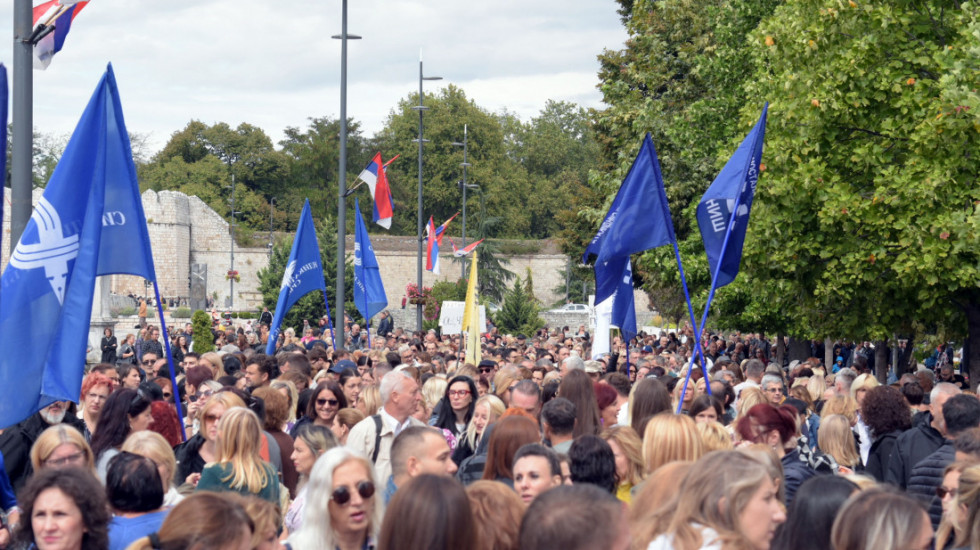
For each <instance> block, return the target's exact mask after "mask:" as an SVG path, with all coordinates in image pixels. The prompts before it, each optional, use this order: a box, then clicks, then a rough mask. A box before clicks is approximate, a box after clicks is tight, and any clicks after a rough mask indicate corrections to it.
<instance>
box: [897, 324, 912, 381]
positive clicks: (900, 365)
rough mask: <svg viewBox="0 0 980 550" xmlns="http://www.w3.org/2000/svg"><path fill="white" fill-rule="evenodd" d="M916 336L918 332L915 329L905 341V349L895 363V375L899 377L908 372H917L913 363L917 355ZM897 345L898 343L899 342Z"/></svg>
mask: <svg viewBox="0 0 980 550" xmlns="http://www.w3.org/2000/svg"><path fill="white" fill-rule="evenodd" d="M915 337H916V332H915V331H914V330H913V331H912V333H911V334H909V335H908V340H906V342H905V349H903V350H902V352H901V353H900V354H899V356H898V361H897V362H896V363H895V376H898V377H899V378H901V377H902V375H903V374H905V373H907V372H915V368H914V365H913V362H914V359H915V356H914V355H913V354H914V352H915ZM895 345H898V344H897V343H896V344H895Z"/></svg>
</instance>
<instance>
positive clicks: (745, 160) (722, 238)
mask: <svg viewBox="0 0 980 550" xmlns="http://www.w3.org/2000/svg"><path fill="white" fill-rule="evenodd" d="M768 110H769V104H768V103H766V104H765V106H764V107H763V108H762V116H761V117H759V121H758V122H757V123H756V125H755V127H754V128H752V131H751V132H750V133H749V135H748V136H746V138H745V139H744V140H743V141H742V144H741V145H739V146H738V149H737V150H736V151H735V154H734V155H732V158H730V159H728V162H727V163H726V164H725V167H724V168H722V169H721V172H720V173H719V174H718V177H717V178H715V181H714V182H712V184H711V187H709V188H708V190H707V191H706V192H705V193H704V196H702V197H701V202H699V203H698V209H697V218H698V228H699V229H700V230H701V240H702V241H703V242H704V250H705V252H707V254H708V265H709V266H710V268H711V276H712V285H713V286H714V287H715V288H721V287H723V286H725V285H727V284H728V283H731V282H732V281H734V280H735V277H736V276H737V275H738V269H739V264H741V262H742V245H743V244H744V243H745V230H746V229H747V228H748V225H749V214H750V212H751V211H752V199H753V197H754V196H755V185H756V182H757V181H758V179H759V166H760V165H761V163H762V144H763V141H764V140H765V137H766V113H767V112H768ZM733 211H737V215H736V216H735V220H734V223H732V212H733ZM719 262H720V264H721V265H720V266H719Z"/></svg>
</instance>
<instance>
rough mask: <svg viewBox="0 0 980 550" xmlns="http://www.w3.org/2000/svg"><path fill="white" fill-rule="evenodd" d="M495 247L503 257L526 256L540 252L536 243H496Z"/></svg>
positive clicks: (538, 244) (539, 247) (539, 245)
mask: <svg viewBox="0 0 980 550" xmlns="http://www.w3.org/2000/svg"><path fill="white" fill-rule="evenodd" d="M497 247H498V248H499V249H500V254H502V255H504V256H526V255H528V254H537V253H538V252H539V251H540V250H541V244H540V243H539V242H538V241H497Z"/></svg>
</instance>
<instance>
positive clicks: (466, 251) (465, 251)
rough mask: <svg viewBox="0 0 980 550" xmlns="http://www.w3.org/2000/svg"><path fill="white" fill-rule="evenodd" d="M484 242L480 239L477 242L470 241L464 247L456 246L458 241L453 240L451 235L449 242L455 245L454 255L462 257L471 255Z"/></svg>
mask: <svg viewBox="0 0 980 550" xmlns="http://www.w3.org/2000/svg"><path fill="white" fill-rule="evenodd" d="M482 242H483V239H480V240H478V241H476V242H475V243H470V244H468V245H466V246H464V247H463V248H456V243H454V242H453V238H452V237H449V244H451V245H453V256H456V257H457V258H462V257H463V256H467V255H469V253H470V252H473V251H474V250H475V249H476V247H478V246H480V243H482Z"/></svg>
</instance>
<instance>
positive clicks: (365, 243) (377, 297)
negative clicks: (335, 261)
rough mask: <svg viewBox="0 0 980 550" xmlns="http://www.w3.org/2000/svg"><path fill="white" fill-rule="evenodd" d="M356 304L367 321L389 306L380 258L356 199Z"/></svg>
mask: <svg viewBox="0 0 980 550" xmlns="http://www.w3.org/2000/svg"><path fill="white" fill-rule="evenodd" d="M354 215H355V217H356V219H355V225H354V305H355V306H356V307H357V311H359V312H361V316H363V317H364V319H365V321H370V320H371V317H374V316H375V315H377V314H378V312H380V311H381V310H382V309H384V308H386V307H387V306H388V296H387V294H385V287H384V285H383V284H382V283H381V270H380V269H379V268H378V259H377V258H375V257H374V248H373V247H371V239H369V238H368V232H367V227H365V225H364V218H363V217H361V209H360V205H359V204H358V201H357V200H356V199H355V200H354Z"/></svg>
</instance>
